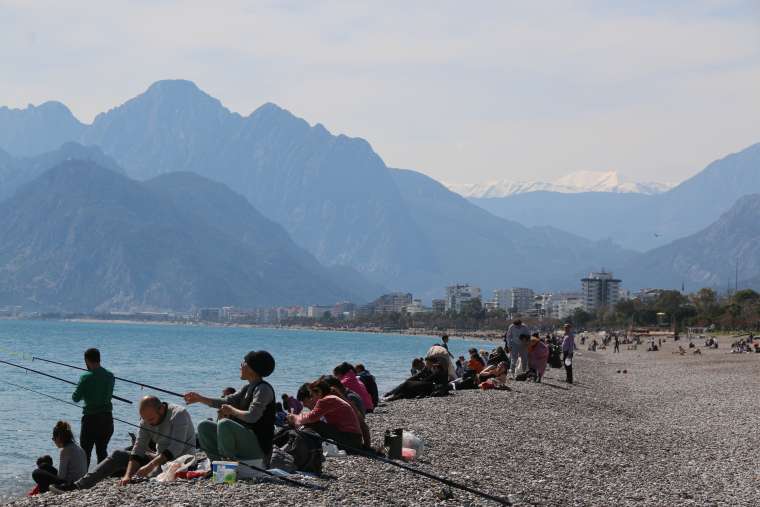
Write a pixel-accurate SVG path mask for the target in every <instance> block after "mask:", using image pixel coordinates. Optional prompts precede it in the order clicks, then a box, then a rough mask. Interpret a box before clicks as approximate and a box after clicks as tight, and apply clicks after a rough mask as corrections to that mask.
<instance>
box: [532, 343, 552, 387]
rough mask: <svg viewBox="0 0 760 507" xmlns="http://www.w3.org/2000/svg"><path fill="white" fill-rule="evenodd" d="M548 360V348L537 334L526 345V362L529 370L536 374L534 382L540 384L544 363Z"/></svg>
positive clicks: (544, 369)
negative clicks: (528, 364)
mask: <svg viewBox="0 0 760 507" xmlns="http://www.w3.org/2000/svg"><path fill="white" fill-rule="evenodd" d="M548 360H549V347H548V346H547V345H546V344H545V343H544V342H543V341H541V338H540V337H539V336H538V333H535V334H534V335H533V337H532V338H531V339H530V344H529V345H528V361H529V363H530V369H531V370H534V371H535V372H536V378H535V381H536V382H541V379H542V378H543V377H544V372H545V371H546V362H547V361H548Z"/></svg>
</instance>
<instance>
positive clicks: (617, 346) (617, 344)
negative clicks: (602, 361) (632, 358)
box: [615, 343, 620, 352]
mask: <svg viewBox="0 0 760 507" xmlns="http://www.w3.org/2000/svg"><path fill="white" fill-rule="evenodd" d="M615 352H620V344H619V343H616V344H615Z"/></svg>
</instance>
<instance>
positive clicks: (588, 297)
mask: <svg viewBox="0 0 760 507" xmlns="http://www.w3.org/2000/svg"><path fill="white" fill-rule="evenodd" d="M620 283H621V280H619V279H617V278H614V277H613V276H612V273H609V272H607V271H600V272H598V273H589V275H588V276H587V277H586V278H582V279H581V292H582V293H583V309H584V310H586V311H587V312H595V311H596V310H598V309H599V308H602V307H605V306H615V305H616V304H617V302H618V300H619V298H620Z"/></svg>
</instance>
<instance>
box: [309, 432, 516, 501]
mask: <svg viewBox="0 0 760 507" xmlns="http://www.w3.org/2000/svg"><path fill="white" fill-rule="evenodd" d="M294 429H295V431H296V432H297V433H300V434H303V433H302V432H301V430H299V429H297V428H294ZM306 436H308V437H312V438H319V439H320V440H322V441H323V442H327V443H329V444H333V445H335V446H337V447H340V448H343V449H346V450H347V451H350V452H352V453H354V454H357V455H359V456H364V457H365V458H369V459H374V460H377V461H380V462H381V463H386V464H388V465H393V466H395V467H398V468H401V469H403V470H407V471H409V472H412V473H414V474H417V475H421V476H422V477H426V478H428V479H432V480H434V481H438V482H440V483H442V484H445V485H446V486H449V487H452V488H456V489H461V490H462V491H466V492H468V493H472V494H473V495H475V496H479V497H481V498H486V499H488V500H493V501H494V502H497V503H498V504H500V505H512V502H511V501H510V500H508V499H507V498H503V497H500V496H495V495H491V494H490V493H485V492H483V491H480V490H477V489H474V488H471V487H469V486H465V485H464V484H460V483H458V482H455V481H452V480H451V479H447V478H445V477H440V476H438V475H434V474H431V473H429V472H425V471H424V470H419V469H417V468H413V467H410V466H409V465H405V464H403V463H399V462H397V461H394V460H392V459H389V458H386V457H385V456H380V455H378V454H375V453H372V452H369V451H366V450H364V449H357V448H356V447H351V446H350V445H346V444H344V443H342V442H337V441H336V440H333V439H331V438H327V437H323V436H322V435H319V434H316V435H314V434H311V433H309V434H307V435H306Z"/></svg>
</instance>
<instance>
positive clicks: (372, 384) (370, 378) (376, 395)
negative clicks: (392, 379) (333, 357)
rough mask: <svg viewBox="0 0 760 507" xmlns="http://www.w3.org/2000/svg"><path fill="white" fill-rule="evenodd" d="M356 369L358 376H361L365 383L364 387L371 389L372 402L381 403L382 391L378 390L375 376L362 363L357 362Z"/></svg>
mask: <svg viewBox="0 0 760 507" xmlns="http://www.w3.org/2000/svg"><path fill="white" fill-rule="evenodd" d="M354 370H356V376H358V377H359V380H360V381H361V383H362V384H364V387H366V388H367V391H369V395H370V396H371V397H372V403H374V405H375V406H377V404H378V403H380V392H379V391H378V390H377V381H376V380H375V376H374V375H372V374H371V373H370V372H369V370H368V369H366V368H365V367H364V365H363V364H361V363H358V364H356V365H355V366H354Z"/></svg>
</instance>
